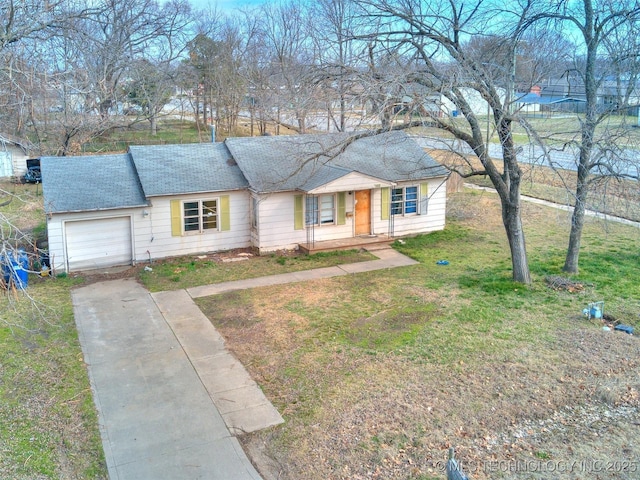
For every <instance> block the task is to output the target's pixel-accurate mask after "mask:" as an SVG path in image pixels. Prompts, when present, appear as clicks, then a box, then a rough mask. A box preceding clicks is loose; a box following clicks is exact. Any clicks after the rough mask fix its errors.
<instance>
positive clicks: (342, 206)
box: [338, 192, 347, 225]
mask: <svg viewBox="0 0 640 480" xmlns="http://www.w3.org/2000/svg"><path fill="white" fill-rule="evenodd" d="M345 223H347V195H346V193H345V192H339V193H338V225H344V224H345Z"/></svg>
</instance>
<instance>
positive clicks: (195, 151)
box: [129, 143, 249, 197]
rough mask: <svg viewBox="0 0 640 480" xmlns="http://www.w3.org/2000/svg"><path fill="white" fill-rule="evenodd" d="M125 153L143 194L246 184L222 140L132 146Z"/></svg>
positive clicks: (234, 187)
mask: <svg viewBox="0 0 640 480" xmlns="http://www.w3.org/2000/svg"><path fill="white" fill-rule="evenodd" d="M129 153H130V154H131V157H132V159H133V163H134V165H135V167H136V169H137V171H138V175H139V176H140V183H141V184H142V189H143V191H144V193H145V195H146V196H147V197H154V196H160V195H180V194H185V193H203V192H221V191H229V190H241V189H245V188H247V187H248V186H249V184H248V183H247V179H246V178H245V177H244V176H243V175H242V172H241V171H240V169H239V168H238V166H237V165H236V162H235V160H234V159H233V158H232V156H231V153H229V150H228V149H227V147H226V146H225V145H224V144H223V143H192V144H183V145H149V146H132V147H130V148H129Z"/></svg>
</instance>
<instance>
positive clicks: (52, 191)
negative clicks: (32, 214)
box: [42, 132, 448, 271]
mask: <svg viewBox="0 0 640 480" xmlns="http://www.w3.org/2000/svg"><path fill="white" fill-rule="evenodd" d="M447 174H448V172H447V170H446V169H444V168H443V167H442V166H440V165H439V164H437V163H436V162H435V161H434V160H433V159H432V158H431V157H429V156H428V155H427V154H426V153H425V152H424V151H423V150H422V149H421V148H420V147H419V146H418V145H417V144H416V143H415V142H414V141H413V140H412V139H411V138H410V137H408V136H407V135H406V134H405V133H404V132H388V133H386V134H382V135H365V136H363V137H362V138H360V137H358V136H354V135H350V134H323V135H301V136H276V137H247V138H229V139H227V140H226V141H225V142H223V143H211V144H192V145H158V146H132V147H130V149H129V152H128V153H126V154H122V155H107V156H89V157H64V158H56V157H45V158H43V159H42V175H43V194H44V198H45V210H46V213H47V226H48V234H49V254H50V259H51V262H52V264H53V266H54V268H55V269H57V270H65V271H73V270H84V269H90V268H99V267H104V266H109V265H117V264H128V263H135V262H141V261H149V260H152V259H157V258H165V257H171V256H177V255H185V254H194V253H202V252H212V251H220V250H229V249H234V248H245V247H254V248H256V249H257V250H258V251H259V252H260V253H265V252H271V251H275V250H279V249H296V248H309V247H311V246H313V245H315V244H316V243H317V242H323V241H331V240H336V239H357V238H358V237H359V236H363V237H371V236H380V237H381V238H387V239H388V238H393V237H397V236H402V235H411V234H416V233H420V232H429V231H434V230H440V229H442V228H444V224H445V205H446V178H447ZM69 192H72V193H69Z"/></svg>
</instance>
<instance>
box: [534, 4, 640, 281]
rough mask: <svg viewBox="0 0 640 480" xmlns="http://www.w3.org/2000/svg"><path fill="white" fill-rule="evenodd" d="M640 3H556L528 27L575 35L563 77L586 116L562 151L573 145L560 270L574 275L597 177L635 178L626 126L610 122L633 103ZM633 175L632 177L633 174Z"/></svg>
mask: <svg viewBox="0 0 640 480" xmlns="http://www.w3.org/2000/svg"><path fill="white" fill-rule="evenodd" d="M639 20H640V4H638V2H626V1H623V2H619V1H615V0H603V1H593V0H581V1H579V2H569V1H561V2H554V3H553V4H551V5H549V6H547V5H545V6H544V9H543V10H542V11H539V12H535V14H534V15H532V17H531V19H530V20H529V23H530V24H531V25H536V24H539V23H542V24H544V25H545V27H547V28H556V29H559V30H564V31H572V32H575V37H576V41H579V42H580V43H579V44H578V45H577V47H578V52H581V55H579V56H577V57H576V58H574V62H573V65H572V67H571V68H570V69H569V71H568V72H567V74H572V75H575V76H577V78H578V81H579V83H580V85H582V86H583V88H584V97H585V113H584V116H583V117H580V119H579V121H580V131H579V132H578V135H577V136H576V138H573V139H571V140H569V141H565V144H564V147H565V148H567V147H568V148H571V147H572V146H576V147H577V151H578V158H577V183H576V189H575V194H574V201H575V208H574V211H573V215H572V219H571V232H570V234H569V244H568V248H567V255H566V258H565V263H564V267H563V270H564V271H566V272H569V273H577V272H578V265H579V255H580V244H581V238H582V229H583V226H584V217H585V210H586V208H587V204H588V197H589V193H590V191H591V190H592V188H593V186H594V185H596V184H598V183H601V182H602V177H610V178H624V177H635V178H636V179H637V178H638V167H637V159H635V158H632V157H633V155H629V154H628V152H627V153H625V152H624V149H623V148H621V147H620V145H619V143H620V140H621V138H622V137H623V136H626V132H625V130H626V125H625V124H624V122H622V124H621V126H622V129H621V128H620V124H619V123H618V124H616V125H612V124H610V123H609V120H610V119H611V117H612V115H615V114H619V113H623V112H626V110H627V107H628V106H629V104H630V103H629V100H630V98H632V96H633V97H635V99H636V100H635V101H636V103H637V102H638V100H637V99H638V75H639V74H640V59H639V57H638V51H639V47H640V45H639V42H638V38H639V36H638V34H639V33H640V29H639V27H640V24H639ZM634 163H635V166H634V165H633V164H634ZM634 172H635V173H634Z"/></svg>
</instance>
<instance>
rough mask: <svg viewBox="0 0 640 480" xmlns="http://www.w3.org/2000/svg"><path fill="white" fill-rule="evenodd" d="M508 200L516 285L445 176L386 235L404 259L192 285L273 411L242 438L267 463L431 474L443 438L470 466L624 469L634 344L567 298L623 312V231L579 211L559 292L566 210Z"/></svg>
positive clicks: (631, 272) (634, 319)
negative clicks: (522, 265)
mask: <svg viewBox="0 0 640 480" xmlns="http://www.w3.org/2000/svg"><path fill="white" fill-rule="evenodd" d="M523 209H524V213H523V219H524V222H525V229H526V233H527V244H528V250H529V256H530V264H531V269H532V274H533V278H534V282H533V284H532V285H531V286H524V285H519V284H514V283H513V282H512V281H511V273H510V266H511V263H510V259H509V251H508V246H507V243H506V240H505V238H504V231H503V227H502V223H501V218H500V213H499V207H498V203H497V201H496V197H495V196H494V195H493V194H489V193H463V194H458V195H455V196H453V197H452V198H451V199H450V201H449V218H448V227H447V229H446V230H445V231H443V232H437V233H432V234H429V235H423V236H419V237H416V238H414V239H407V240H405V241H403V242H399V243H398V244H397V245H396V248H398V249H399V250H400V251H402V252H403V253H405V254H407V255H410V256H411V257H413V258H415V259H417V260H419V261H420V262H421V263H420V264H419V265H416V266H412V267H404V268H398V269H392V270H388V271H377V272H371V273H366V274H358V275H350V276H346V277H337V278H331V279H325V280H318V281H313V282H305V283H301V284H295V285H282V286H274V287H265V288H259V289H253V290H251V291H243V292H233V293H230V294H222V295H218V296H213V297H208V298H203V299H199V300H198V303H199V305H200V307H201V308H202V310H203V311H204V312H205V313H206V314H207V315H208V316H209V318H210V319H211V320H212V322H213V323H214V324H215V325H216V326H217V328H218V329H219V330H220V332H221V333H222V334H223V336H224V337H225V339H226V341H227V344H228V345H229V347H230V348H231V349H232V350H233V351H234V352H235V354H236V355H237V356H238V357H239V358H240V360H241V361H242V362H243V364H244V365H245V366H246V367H247V368H248V369H249V371H250V373H251V374H252V376H253V377H254V378H255V379H256V380H257V381H258V383H259V384H260V386H261V387H262V388H263V390H264V391H265V393H266V394H267V396H268V397H269V398H270V399H271V401H272V402H273V403H274V405H275V406H276V407H277V408H278V409H279V411H280V412H281V413H282V414H283V416H284V418H285V421H286V423H285V424H284V425H283V426H280V427H276V428H273V429H271V430H269V431H265V432H259V433H257V434H254V435H251V436H247V437H245V438H243V441H244V442H245V446H246V447H247V449H248V450H249V451H250V452H251V454H252V455H253V456H254V458H255V460H256V462H257V463H258V464H259V465H261V466H262V468H263V470H264V472H265V476H266V477H267V478H283V479H300V478H304V479H359V478H379V479H396V478H397V479H407V478H411V479H423V480H425V479H432V478H433V479H435V478H437V479H444V478H445V475H444V472H443V471H442V466H443V465H444V461H445V460H446V457H447V450H448V448H449V447H450V446H455V447H456V448H457V452H458V457H459V459H460V460H461V462H462V464H463V466H466V470H467V473H470V474H471V476H472V478H473V479H474V480H476V479H499V478H505V479H510V478H516V479H519V478H522V479H542V478H554V479H570V478H571V479H574V478H601V479H605V478H606V479H609V478H619V479H632V478H637V471H638V469H640V464H638V463H637V462H638V459H639V458H640V445H638V442H637V428H638V427H637V424H638V423H639V422H640V413H639V410H638V408H639V407H640V400H639V392H640V377H639V374H638V371H639V370H638V369H639V367H640V343H639V342H638V340H637V338H636V337H635V336H631V335H627V334H625V333H622V332H617V331H613V330H611V331H605V330H603V327H604V326H606V325H605V323H604V322H603V321H602V320H600V319H591V320H589V319H587V318H585V317H584V316H583V314H582V311H583V309H584V308H585V307H586V306H587V304H588V303H590V302H593V301H599V300H604V301H605V314H606V316H607V319H609V320H610V321H611V322H613V321H614V320H617V321H620V322H622V323H626V324H629V325H632V326H634V327H636V329H637V328H638V327H639V326H640V321H639V320H640V317H639V314H640V303H638V299H639V298H640V231H638V229H637V228H636V229H634V228H631V227H625V226H621V225H618V224H603V223H600V222H598V221H594V220H588V225H587V226H586V229H585V233H584V239H583V250H582V256H581V274H580V275H578V276H575V277H573V278H570V279H567V280H568V281H570V283H569V284H570V285H572V288H571V290H570V291H569V290H565V289H562V288H561V287H558V284H557V283H548V282H547V279H548V278H549V279H550V278H551V277H553V278H557V277H561V276H562V272H561V271H560V267H561V266H562V263H563V259H564V248H565V245H566V236H567V232H568V225H569V223H568V222H569V216H568V214H567V213H566V212H562V211H558V210H553V209H548V208H545V207H540V206H537V205H532V204H525V205H524V206H523ZM438 260H448V262H449V264H448V265H438V264H437V263H436V262H437V261H438ZM558 288H560V289H558ZM610 325H611V326H613V323H611V324H610ZM573 461H577V462H578V463H575V464H573V465H574V468H573V470H571V471H570V469H565V471H561V468H562V466H563V465H566V462H573ZM581 461H582V462H583V463H580V462H581ZM527 462H529V463H527ZM563 462H565V463H563ZM594 462H595V463H594ZM613 462H617V463H615V464H614V463H613ZM523 465H525V466H524V467H523ZM594 465H596V466H595V467H594ZM607 465H614V466H616V468H617V469H618V470H617V471H613V472H612V471H606V472H605V471H600V472H597V471H596V470H597V469H598V468H600V467H603V466H607ZM603 468H604V467H603ZM545 469H546V470H545ZM550 469H555V470H554V471H551V470H550ZM534 470H535V471H534ZM549 475H551V477H549Z"/></svg>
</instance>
